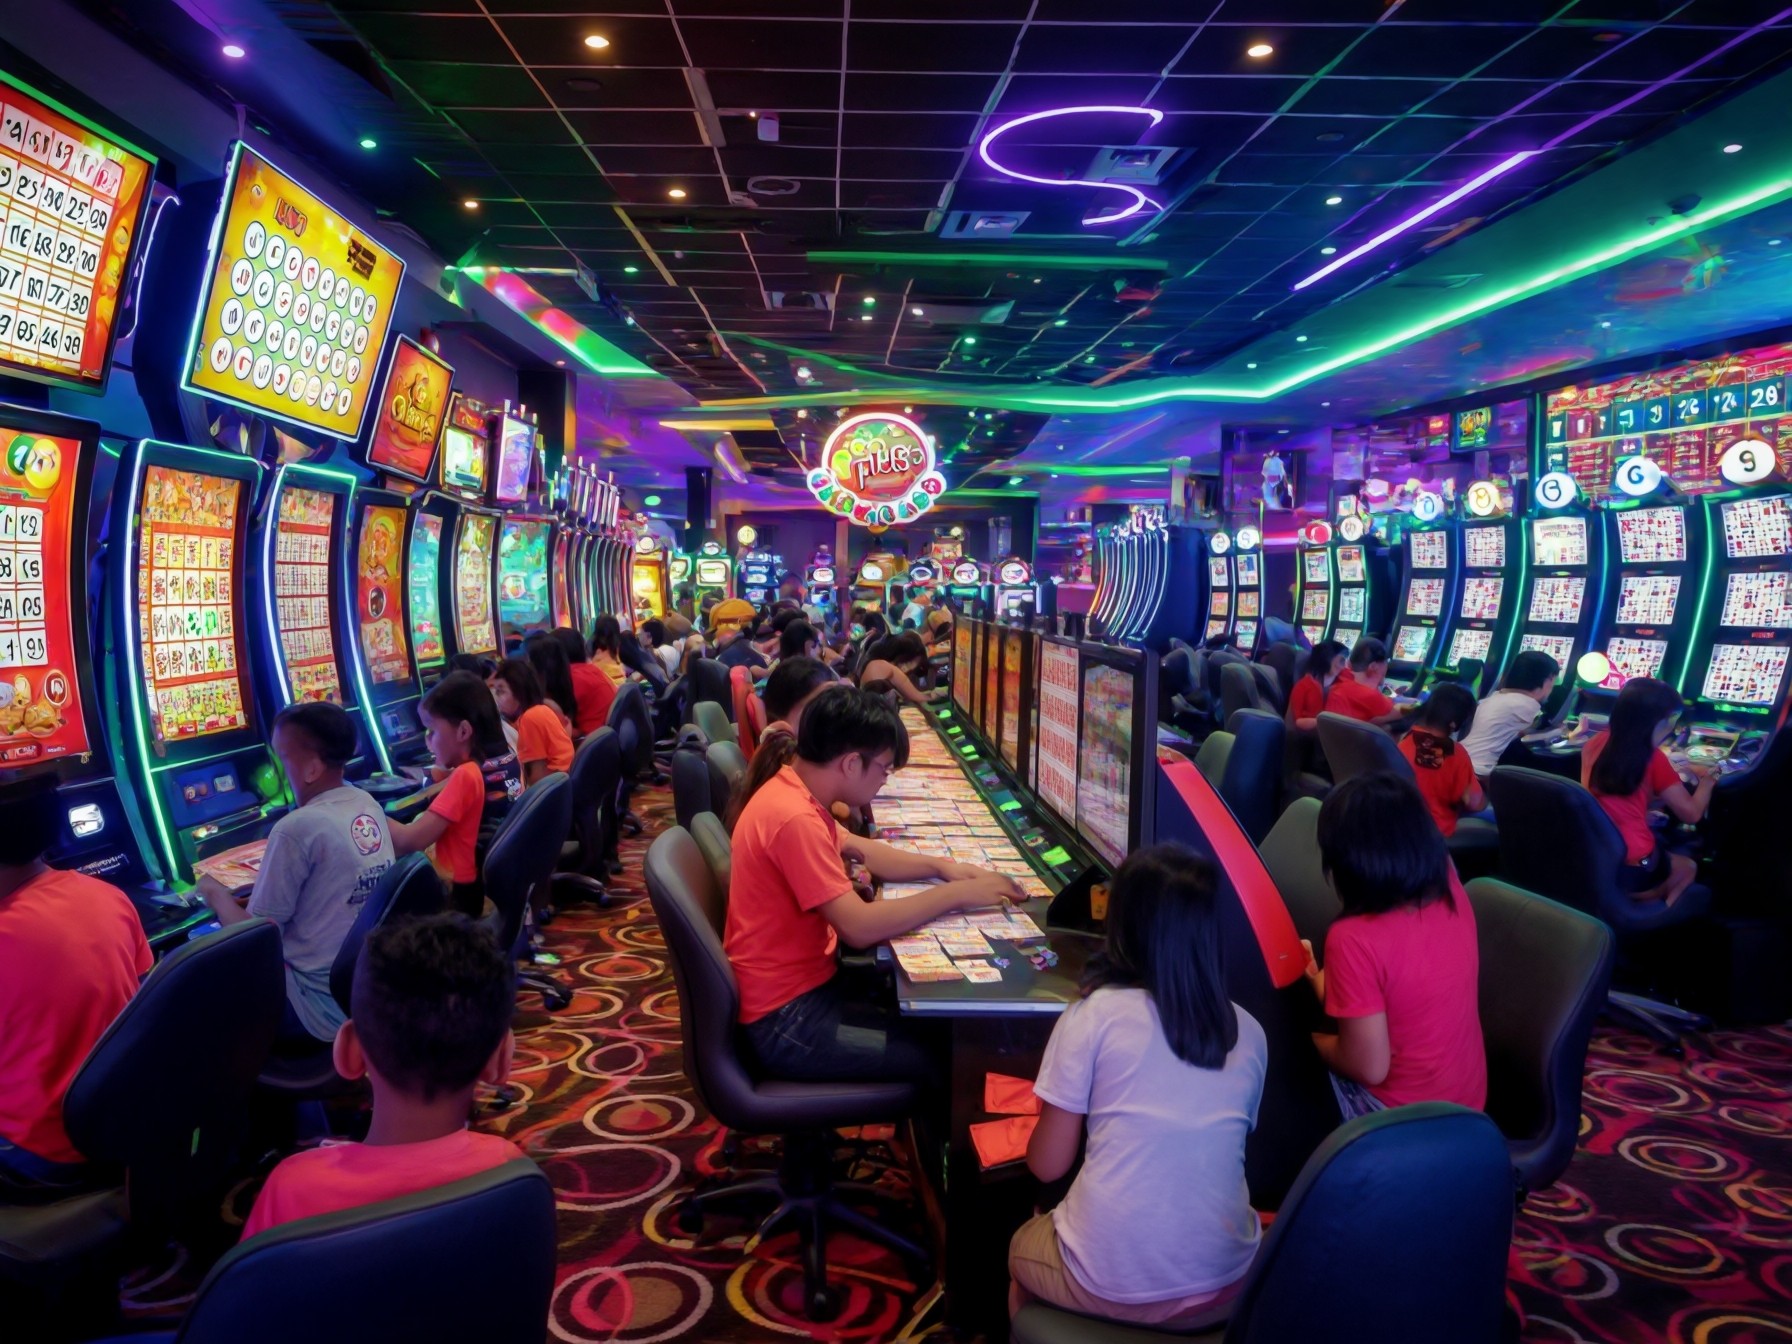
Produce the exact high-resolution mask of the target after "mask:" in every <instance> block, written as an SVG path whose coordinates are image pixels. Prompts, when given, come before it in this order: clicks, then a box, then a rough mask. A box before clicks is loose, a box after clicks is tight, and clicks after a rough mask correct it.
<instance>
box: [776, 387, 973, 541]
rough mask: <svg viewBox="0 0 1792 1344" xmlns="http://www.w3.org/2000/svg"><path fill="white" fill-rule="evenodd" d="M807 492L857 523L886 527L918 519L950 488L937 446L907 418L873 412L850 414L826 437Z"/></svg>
mask: <svg viewBox="0 0 1792 1344" xmlns="http://www.w3.org/2000/svg"><path fill="white" fill-rule="evenodd" d="M821 460H822V465H821V466H819V467H816V468H815V469H814V470H813V471H811V472H810V473H809V491H810V493H811V494H813V495H814V496H815V498H816V499H818V500H820V501H821V502H822V503H823V504H825V505H826V506H827V507H828V508H829V509H830V510H831V511H833V512H834V513H837V514H840V515H841V516H843V517H846V518H850V519H851V520H852V521H853V522H855V523H860V524H862V525H865V526H872V527H888V526H889V525H890V524H892V523H906V522H909V521H911V520H912V519H915V518H919V517H920V516H921V515H922V514H923V513H926V512H927V510H928V509H930V508H932V507H933V503H934V501H935V500H937V499H938V498H939V497H940V496H941V495H942V494H944V493H945V490H946V478H945V477H944V476H942V475H940V473H939V472H938V471H937V470H936V469H935V467H934V455H933V445H932V444H931V443H930V442H929V441H928V438H927V435H926V434H925V433H924V432H923V431H922V429H921V427H920V426H919V425H917V424H916V423H915V422H914V421H913V420H910V419H908V418H907V417H906V416H901V415H892V414H889V413H887V412H882V411H874V412H869V413H866V414H863V415H853V416H848V417H847V418H846V419H844V420H842V421H841V422H840V423H839V425H837V426H836V427H835V429H834V432H833V433H832V434H830V435H828V439H827V443H826V444H825V445H823V447H822V451H821Z"/></svg>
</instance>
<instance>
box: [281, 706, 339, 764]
mask: <svg viewBox="0 0 1792 1344" xmlns="http://www.w3.org/2000/svg"><path fill="white" fill-rule="evenodd" d="M273 727H274V728H291V729H293V730H294V731H296V732H300V733H303V734H304V735H305V737H306V739H307V740H308V741H309V742H310V743H311V750H313V751H315V752H316V753H317V757H318V759H319V760H321V761H322V762H323V763H324V764H325V765H327V766H329V767H330V768H331V769H332V770H340V769H342V767H343V766H345V765H347V764H348V763H349V762H350V761H352V760H353V759H354V758H355V746H356V740H355V721H354V720H353V719H351V718H349V716H348V711H347V710H346V709H344V708H343V707H342V706H341V705H333V704H331V703H330V702H329V701H328V700H301V701H300V702H299V703H298V704H296V705H288V706H287V707H286V708H285V709H283V710H281V711H280V712H279V713H278V714H276V715H274V723H273ZM271 735H272V734H271V731H270V736H271Z"/></svg>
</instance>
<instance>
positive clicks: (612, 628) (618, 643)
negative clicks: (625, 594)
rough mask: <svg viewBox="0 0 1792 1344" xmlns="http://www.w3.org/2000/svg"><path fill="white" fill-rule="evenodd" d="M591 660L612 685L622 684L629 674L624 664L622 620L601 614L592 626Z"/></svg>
mask: <svg viewBox="0 0 1792 1344" xmlns="http://www.w3.org/2000/svg"><path fill="white" fill-rule="evenodd" d="M591 661H592V663H594V664H595V665H596V667H597V670H598V671H599V672H602V673H603V674H604V675H605V676H606V677H608V678H609V679H610V684H611V685H612V686H620V685H622V683H623V681H624V679H625V678H626V677H627V676H628V669H627V668H626V667H624V666H623V665H622V622H621V621H619V620H617V619H616V618H615V617H614V616H611V615H609V614H608V613H606V614H604V615H602V616H599V617H598V618H597V621H596V623H595V624H593V625H592V627H591Z"/></svg>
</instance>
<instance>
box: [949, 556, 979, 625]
mask: <svg viewBox="0 0 1792 1344" xmlns="http://www.w3.org/2000/svg"><path fill="white" fill-rule="evenodd" d="M985 572H986V571H985V569H984V566H983V565H981V564H979V563H978V562H977V561H975V560H973V559H971V558H970V556H968V555H961V556H960V557H959V558H958V559H956V560H954V561H953V562H952V568H951V569H950V570H949V571H947V575H946V577H947V578H948V579H949V580H950V582H948V583H947V584H946V597H947V599H948V600H949V601H950V602H951V603H952V604H953V605H954V606H956V607H957V608H958V609H959V610H960V611H967V612H972V613H978V612H981V611H982V610H983V582H984V575H985Z"/></svg>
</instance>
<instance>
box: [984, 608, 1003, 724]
mask: <svg viewBox="0 0 1792 1344" xmlns="http://www.w3.org/2000/svg"><path fill="white" fill-rule="evenodd" d="M1003 633H1004V632H1003V630H1002V627H1001V626H999V625H987V626H985V627H984V628H983V637H984V640H985V641H986V642H985V645H984V649H983V698H982V699H981V700H979V701H978V702H977V710H978V714H977V719H978V723H979V726H981V727H982V729H983V740H984V741H985V742H989V743H992V744H993V743H994V742H995V740H996V732H997V730H998V729H999V728H1000V727H1001V725H1002V637H1003Z"/></svg>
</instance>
